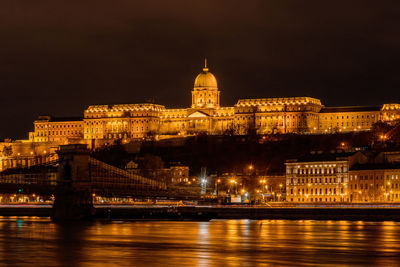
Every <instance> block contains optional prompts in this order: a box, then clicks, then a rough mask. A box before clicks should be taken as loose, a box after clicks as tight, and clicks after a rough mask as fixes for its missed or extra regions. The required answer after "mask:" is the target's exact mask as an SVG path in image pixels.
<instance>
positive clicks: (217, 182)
mask: <svg viewBox="0 0 400 267" xmlns="http://www.w3.org/2000/svg"><path fill="white" fill-rule="evenodd" d="M220 182H221V179H217V180H216V181H215V194H216V195H217V196H218V184H219V183H220Z"/></svg>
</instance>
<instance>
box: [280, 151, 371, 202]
mask: <svg viewBox="0 0 400 267" xmlns="http://www.w3.org/2000/svg"><path fill="white" fill-rule="evenodd" d="M366 160H367V157H366V156H365V155H364V154H362V153H361V152H357V153H351V154H347V153H338V154H324V155H320V154H314V155H310V156H308V157H306V158H303V159H294V160H288V161H286V163H285V165H286V201H289V202H350V201H351V198H350V193H349V190H348V183H349V168H350V166H352V165H354V164H355V163H358V162H362V163H364V162H366Z"/></svg>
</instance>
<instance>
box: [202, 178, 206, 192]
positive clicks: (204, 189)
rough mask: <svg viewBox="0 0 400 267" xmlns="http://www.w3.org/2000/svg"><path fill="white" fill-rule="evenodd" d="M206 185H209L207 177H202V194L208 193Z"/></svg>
mask: <svg viewBox="0 0 400 267" xmlns="http://www.w3.org/2000/svg"><path fill="white" fill-rule="evenodd" d="M206 186H207V179H206V178H203V179H201V193H202V194H205V193H206Z"/></svg>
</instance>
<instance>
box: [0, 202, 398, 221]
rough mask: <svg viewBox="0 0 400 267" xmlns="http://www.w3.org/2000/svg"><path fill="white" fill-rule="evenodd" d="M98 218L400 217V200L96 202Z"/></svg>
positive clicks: (16, 210)
mask: <svg viewBox="0 0 400 267" xmlns="http://www.w3.org/2000/svg"><path fill="white" fill-rule="evenodd" d="M51 209H52V206H51V205H49V204H45V205H43V204H36V205H35V204H31V205H29V204H22V205H0V216H38V217H49V216H50V212H51ZM93 218H94V219H111V220H113V219H122V220H123V219H126V220H212V219H255V220H258V219H266V220H268V219H270V220H280V219H282V220H363V221H400V205H399V204H392V203H390V204H389V203H388V204H382V205H378V204H361V203H360V204H351V205H343V204H342V205H326V206H325V205H315V206H312V205H304V204H303V205H296V206H293V205H291V206H287V205H281V206H272V207H268V206H243V205H217V206H194V205H193V206H177V205H123V204H114V205H95V215H94V216H93Z"/></svg>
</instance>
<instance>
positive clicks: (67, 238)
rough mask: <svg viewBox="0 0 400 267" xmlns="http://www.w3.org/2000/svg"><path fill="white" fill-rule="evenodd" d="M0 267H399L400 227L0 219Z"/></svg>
mask: <svg viewBox="0 0 400 267" xmlns="http://www.w3.org/2000/svg"><path fill="white" fill-rule="evenodd" d="M0 243H1V244H0V260H1V262H0V265H1V266H176V267H177V266H261V265H266V264H267V265H268V264H269V265H296V266H300V265H308V266H313V265H314V266H320V265H324V264H325V265H330V266H339V265H370V266H371V265H376V266H395V265H400V223H397V222H361V221H359V222H349V221H285V220H260V221H253V220H216V221H210V222H179V221H112V222H109V221H95V222H85V223H63V224H55V223H52V222H51V221H50V220H48V219H39V218H31V217H24V218H17V217H11V218H10V217H8V218H7V217H0Z"/></svg>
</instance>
